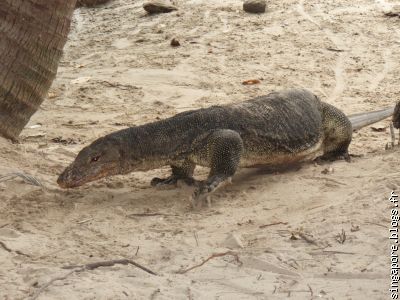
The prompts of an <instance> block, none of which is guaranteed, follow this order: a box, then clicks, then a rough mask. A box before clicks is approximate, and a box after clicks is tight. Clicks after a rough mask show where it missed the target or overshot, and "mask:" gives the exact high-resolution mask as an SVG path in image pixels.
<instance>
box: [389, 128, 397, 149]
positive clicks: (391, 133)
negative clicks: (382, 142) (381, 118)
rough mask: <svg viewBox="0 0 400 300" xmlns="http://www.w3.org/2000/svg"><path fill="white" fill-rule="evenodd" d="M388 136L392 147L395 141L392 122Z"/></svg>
mask: <svg viewBox="0 0 400 300" xmlns="http://www.w3.org/2000/svg"><path fill="white" fill-rule="evenodd" d="M390 136H391V138H392V147H394V143H395V142H396V137H395V135H394V127H393V123H390Z"/></svg>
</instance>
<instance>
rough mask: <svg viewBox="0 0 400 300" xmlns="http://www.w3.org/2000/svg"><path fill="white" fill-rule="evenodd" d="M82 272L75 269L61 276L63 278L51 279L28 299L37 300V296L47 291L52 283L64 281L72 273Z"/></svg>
mask: <svg viewBox="0 0 400 300" xmlns="http://www.w3.org/2000/svg"><path fill="white" fill-rule="evenodd" d="M82 270H83V269H75V270H72V271H70V272H68V273H67V274H65V275H63V276H59V277H55V278H53V279H52V280H50V281H49V282H47V283H45V284H44V285H42V286H41V287H40V289H38V290H37V291H36V293H35V294H34V295H33V296H32V297H31V298H30V300H35V299H37V298H38V297H39V295H40V294H41V293H42V292H43V291H44V290H45V289H47V288H48V287H49V286H50V285H52V284H53V282H55V281H58V280H64V279H66V278H67V277H68V276H69V275H71V274H73V273H75V272H79V271H82Z"/></svg>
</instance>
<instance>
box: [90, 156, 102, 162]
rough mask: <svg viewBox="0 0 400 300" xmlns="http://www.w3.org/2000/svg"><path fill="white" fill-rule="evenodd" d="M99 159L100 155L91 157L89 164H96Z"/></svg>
mask: <svg viewBox="0 0 400 300" xmlns="http://www.w3.org/2000/svg"><path fill="white" fill-rule="evenodd" d="M99 158H100V155H97V156H95V157H92V160H91V162H96V161H98V160H99Z"/></svg>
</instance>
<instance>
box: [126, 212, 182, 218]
mask: <svg viewBox="0 0 400 300" xmlns="http://www.w3.org/2000/svg"><path fill="white" fill-rule="evenodd" d="M155 216H168V217H171V216H172V217H174V216H176V215H170V214H161V213H136V214H129V215H127V217H155Z"/></svg>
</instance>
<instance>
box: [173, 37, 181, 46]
mask: <svg viewBox="0 0 400 300" xmlns="http://www.w3.org/2000/svg"><path fill="white" fill-rule="evenodd" d="M180 45H181V43H179V41H178V40H177V39H175V38H173V39H172V40H171V46H172V47H179V46H180Z"/></svg>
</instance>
